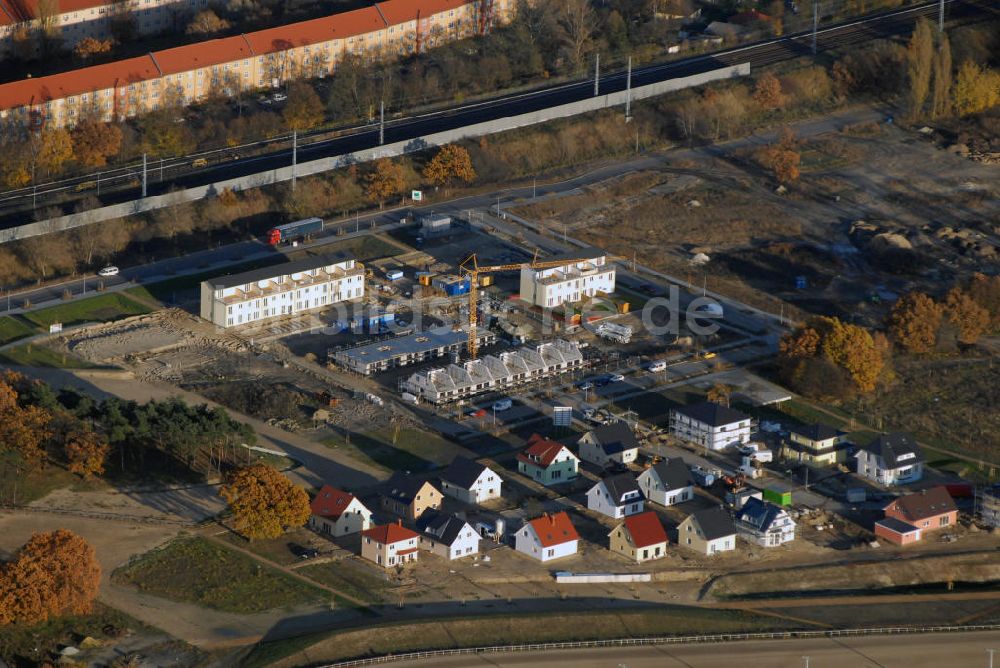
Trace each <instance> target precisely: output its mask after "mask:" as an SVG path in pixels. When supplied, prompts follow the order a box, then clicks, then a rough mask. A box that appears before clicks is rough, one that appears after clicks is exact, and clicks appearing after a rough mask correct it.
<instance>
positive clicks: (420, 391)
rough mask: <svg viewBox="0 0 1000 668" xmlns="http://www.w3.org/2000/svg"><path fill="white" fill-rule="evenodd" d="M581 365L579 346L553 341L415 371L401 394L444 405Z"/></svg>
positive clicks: (581, 356) (574, 342) (572, 342)
mask: <svg viewBox="0 0 1000 668" xmlns="http://www.w3.org/2000/svg"><path fill="white" fill-rule="evenodd" d="M582 366H583V353H582V352H581V350H580V344H579V343H577V342H576V341H567V340H565V339H556V340H555V341H548V342H546V343H540V344H538V345H536V346H522V347H520V348H518V349H517V350H512V351H505V352H501V353H497V354H496V355H483V356H481V357H479V359H475V360H466V361H465V362H461V363H458V364H449V365H448V366H446V367H438V368H435V369H426V370H423V371H418V372H417V373H415V374H413V375H412V376H410V377H409V378H407V379H406V380H405V381H403V384H402V391H404V392H409V393H411V394H413V395H414V396H416V397H419V398H421V399H423V400H425V401H428V402H430V403H432V404H444V403H449V402H452V401H457V400H458V399H465V398H466V397H471V396H473V395H476V394H482V393H483V392H492V391H497V390H506V389H508V388H511V387H516V386H518V385H524V384H525V383H530V382H532V381H537V380H540V379H542V378H549V377H552V376H557V375H559V374H562V373H566V372H567V371H573V370H575V369H579V368H581V367H582Z"/></svg>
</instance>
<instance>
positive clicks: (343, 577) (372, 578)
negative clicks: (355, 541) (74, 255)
mask: <svg viewBox="0 0 1000 668" xmlns="http://www.w3.org/2000/svg"><path fill="white" fill-rule="evenodd" d="M298 572H299V573H302V575H305V576H306V577H308V578H310V579H312V580H315V581H316V582H319V583H320V584H324V585H326V586H328V587H331V588H333V589H336V590H337V591H341V592H343V593H345V594H347V595H348V596H353V597H354V598H357V599H360V600H362V601H367V602H368V603H372V604H374V603H381V602H383V601H384V600H386V588H387V586H388V585H387V582H386V581H385V579H384V578H382V577H380V576H379V574H378V573H376V572H375V571H374V570H373V569H371V568H368V567H366V566H365V565H364V564H358V563H355V562H354V561H352V560H350V559H342V560H340V561H337V562H335V563H332V564H315V565H313V566H305V567H303V568H300V569H298Z"/></svg>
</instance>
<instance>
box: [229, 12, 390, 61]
mask: <svg viewBox="0 0 1000 668" xmlns="http://www.w3.org/2000/svg"><path fill="white" fill-rule="evenodd" d="M385 27H386V24H385V21H383V20H382V16H381V15H380V14H379V13H378V10H377V9H375V8H374V7H364V8H362V9H355V10H353V11H350V12H344V13H342V14H334V15H333V16H324V17H322V18H318V19H311V20H309V21H301V22H299V23H292V24H290V25H284V26H276V27H274V28H268V29H267V30H258V31H256V32H252V33H247V34H246V39H247V41H248V42H249V43H250V46H251V47H252V48H253V51H254V53H255V54H257V55H262V54H265V53H277V52H279V51H286V50H288V49H292V48H296V47H300V46H308V45H310V44H320V43H322V42H329V41H330V40H334V39H346V38H348V37H353V36H354V35H363V34H366V33H370V32H375V31H377V30H384V29H385Z"/></svg>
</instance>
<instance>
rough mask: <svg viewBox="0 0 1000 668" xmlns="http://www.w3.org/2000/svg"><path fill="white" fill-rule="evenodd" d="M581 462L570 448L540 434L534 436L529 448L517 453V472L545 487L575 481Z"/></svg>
mask: <svg viewBox="0 0 1000 668" xmlns="http://www.w3.org/2000/svg"><path fill="white" fill-rule="evenodd" d="M579 470H580V460H579V459H578V458H577V456H576V455H574V454H573V453H572V452H571V451H570V449H569V448H567V447H566V446H565V445H563V444H562V443H560V442H559V441H553V440H552V439H549V438H545V437H544V436H541V435H539V434H532V435H531V438H529V439H528V447H527V448H526V449H524V450H522V451H521V452H519V453H517V471H518V473H521V474H522V475H526V476H528V477H529V478H531V479H532V480H534V481H536V482H540V483H541V484H543V485H556V484H559V483H562V482H568V481H570V480H575V479H576V476H577V475H578V474H579Z"/></svg>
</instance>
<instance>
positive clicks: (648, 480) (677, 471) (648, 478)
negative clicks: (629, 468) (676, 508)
mask: <svg viewBox="0 0 1000 668" xmlns="http://www.w3.org/2000/svg"><path fill="white" fill-rule="evenodd" d="M637 481H638V483H639V488H640V489H642V493H643V495H645V497H646V499H647V500H649V501H652V502H653V503H658V504H660V505H661V506H673V505H675V504H678V503H684V502H685V501H690V500H691V499H693V498H694V479H693V478H692V477H691V469H690V468H688V465H687V464H685V463H684V460H683V459H681V458H680V457H667V458H666V459H664V460H662V461H659V462H657V463H655V464H653V465H652V466H650V467H649V468H648V469H646V470H645V471H643V472H642V473H640V474H639V477H638V479H637Z"/></svg>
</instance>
